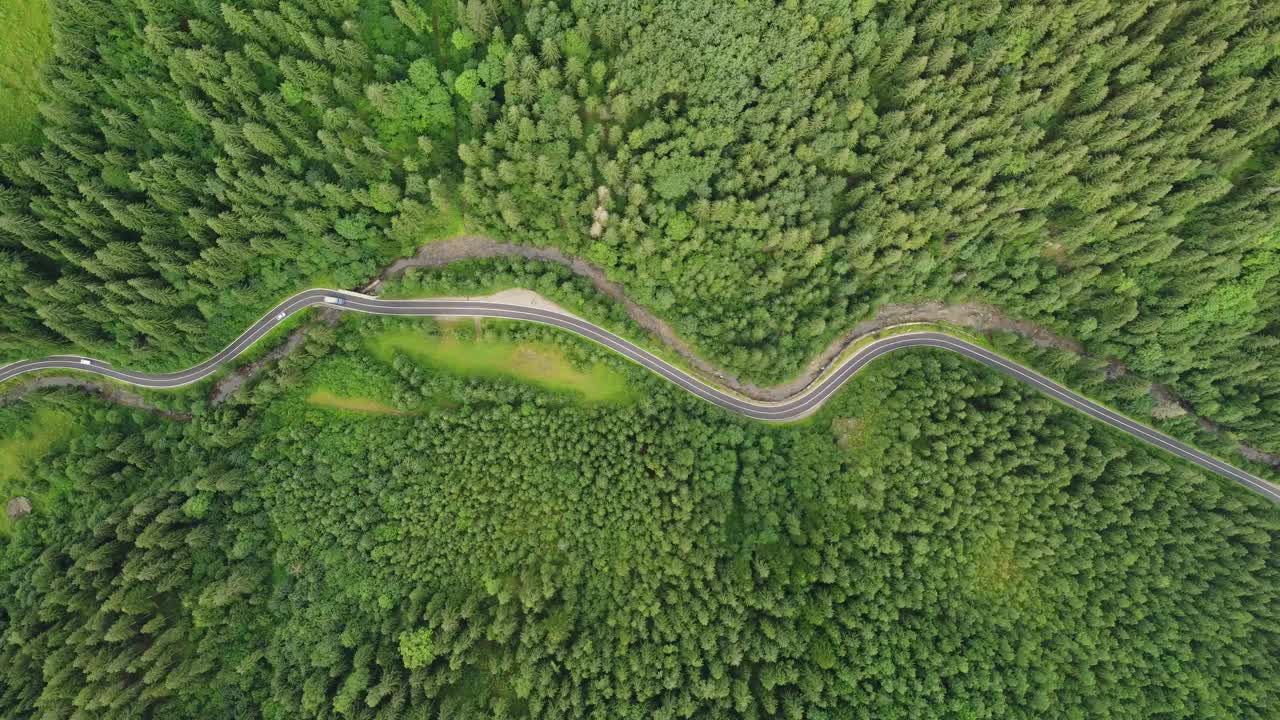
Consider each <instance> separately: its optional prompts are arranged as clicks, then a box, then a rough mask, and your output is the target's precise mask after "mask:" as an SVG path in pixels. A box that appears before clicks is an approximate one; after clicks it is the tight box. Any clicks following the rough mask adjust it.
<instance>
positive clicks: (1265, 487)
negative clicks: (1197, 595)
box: [0, 288, 1280, 503]
mask: <svg viewBox="0 0 1280 720" xmlns="http://www.w3.org/2000/svg"><path fill="white" fill-rule="evenodd" d="M316 305H324V306H326V307H329V308H333V309H336V310H344V311H350V312H360V313H367V314H370V315H398V316H431V317H450V316H452V317H488V318H500V319H504V320H521V321H526V322H535V323H541V324H543V325H549V326H552V327H556V328H560V329H561V330H566V331H568V332H571V333H575V334H577V335H580V336H582V337H585V338H587V339H588V340H591V341H593V342H595V343H597V344H599V345H603V346H604V347H606V348H608V349H610V350H612V351H614V352H616V353H618V354H620V355H623V356H625V357H627V358H628V359H630V360H631V361H633V362H635V363H636V364H638V365H641V366H643V367H645V368H646V369H648V370H650V371H651V372H654V373H656V374H658V375H660V376H662V377H663V378H666V379H667V380H669V381H670V382H672V383H674V384H675V385H678V386H679V387H680V388H682V389H683V390H685V391H687V392H689V393H692V394H694V395H696V396H698V397H700V398H702V399H703V400H706V401H707V402H710V403H713V404H715V405H718V406H720V407H722V408H724V409H726V410H729V411H732V412H735V413H738V414H739V415H744V416H746V417H749V418H754V419H756V420H764V421H769V422H788V421H793V420H799V419H802V418H804V417H807V416H809V415H810V414H812V413H813V412H815V411H816V410H817V409H818V408H820V407H821V406H822V404H823V403H825V402H826V401H827V399H828V398H829V397H831V395H832V394H833V393H835V392H836V391H837V390H839V389H840V387H841V386H843V385H844V384H845V383H846V382H848V381H849V379H850V378H852V377H853V376H854V375H856V374H857V373H858V371H859V370H861V369H862V368H863V367H865V366H866V365H867V364H868V363H870V362H872V361H873V360H875V359H876V358H878V357H880V356H882V355H885V354H887V353H891V352H894V351H896V350H903V349H906V348H913V347H930V348H937V349H940V350H948V351H950V352H954V353H957V354H959V355H963V356H964V357H967V358H969V359H970V360H973V361H975V362H978V363H981V364H983V365H986V366H987V367H989V368H992V369H994V370H997V371H999V372H1002V373H1004V374H1006V375H1009V376H1010V377H1013V378H1014V379H1016V380H1019V381H1020V382H1023V383H1026V384H1027V385H1030V386H1031V387H1033V388H1035V389H1037V390H1039V391H1040V392H1042V393H1044V394H1046V395H1048V396H1050V397H1052V398H1053V399H1055V400H1057V401H1058V402H1061V403H1062V404H1064V405H1067V406H1068V407H1071V408H1072V409H1074V410H1077V411H1079V412H1082V413H1084V414H1086V415H1089V416H1090V417H1092V418H1094V419H1095V420H1098V421H1100V422H1103V423H1106V424H1107V425H1110V426H1111V427H1113V428H1115V429H1117V430H1119V431H1121V432H1123V433H1126V434H1128V435H1130V436H1132V437H1135V438H1137V439H1138V440H1141V441H1142V442H1144V443H1147V444H1149V445H1153V446H1155V447H1157V448H1159V449H1161V450H1164V451H1166V452H1169V453H1172V454H1174V455H1176V456H1178V457H1180V458H1182V459H1184V460H1186V461H1188V462H1190V463H1193V464H1195V465H1197V466H1199V467H1201V468H1203V469H1205V470H1207V471H1209V472H1211V473H1213V474H1215V475H1218V476H1220V477H1223V478H1226V479H1227V480H1231V481H1232V482H1236V483H1239V484H1241V485H1244V486H1245V487H1246V488H1248V489H1250V490H1252V491H1254V492H1256V493H1258V494H1260V495H1263V496H1264V497H1266V498H1268V499H1270V500H1271V501H1273V502H1277V503H1280V488H1277V487H1276V486H1275V485H1272V484H1271V483H1269V482H1267V481H1265V480H1263V479H1262V478H1259V477H1257V476H1256V475H1253V474H1250V473H1248V472H1245V471H1244V470H1241V469H1239V468H1237V467H1235V466H1233V465H1231V464H1229V463H1227V462H1224V461H1223V460H1220V459H1218V458H1216V457H1214V456H1212V455H1209V454H1207V453H1205V452H1202V451H1200V450H1197V449H1195V448H1193V447H1191V446H1190V445H1187V444H1186V443H1183V442H1181V441H1179V440H1176V439H1174V438H1172V437H1170V436H1168V435H1166V434H1164V433H1162V432H1159V431H1158V430H1155V429H1152V428H1150V427H1148V426H1146V425H1144V424H1142V423H1139V422H1137V421H1135V420H1132V419H1130V418H1128V417H1126V416H1124V415H1122V414H1120V413H1118V412H1116V411H1115V410H1112V409H1110V408H1108V407H1106V406H1104V405H1101V404H1099V403H1097V402H1094V401H1093V400H1090V399H1088V398H1086V397H1084V396H1083V395H1080V394H1079V393H1076V392H1074V391H1072V390H1069V389H1068V388H1066V387H1063V386H1062V385H1060V384H1058V383H1056V382H1054V381H1053V380H1050V379H1049V378H1047V377H1045V376H1043V375H1041V374H1039V373H1037V372H1035V371H1034V370H1031V369H1030V368H1027V367H1025V366H1023V365H1021V364H1019V363H1016V362H1014V361H1012V360H1010V359H1009V358H1006V357H1004V356H1002V355H999V354H997V353H994V352H992V351H990V350H988V349H986V348H984V347H981V346H979V345H975V344H973V343H970V342H967V341H965V340H962V339H960V338H957V337H952V336H950V335H947V334H945V333H941V332H937V331H933V330H911V331H906V332H901V333H898V334H895V335H891V336H888V337H883V338H879V339H876V340H873V341H871V342H869V343H867V344H865V345H863V346H862V347H860V348H858V349H857V350H856V351H855V352H853V353H851V354H849V355H847V356H846V357H844V358H843V359H842V360H840V361H839V362H837V363H836V364H834V365H833V367H831V368H830V369H828V371H827V372H825V373H824V374H823V375H822V376H821V377H819V378H818V379H817V380H816V381H814V382H813V383H811V384H810V385H809V386H808V387H807V388H805V389H804V390H803V391H801V392H800V393H798V394H797V395H796V396H794V397H792V398H789V399H787V400H783V401H779V402H763V401H757V400H751V399H748V398H745V397H742V396H740V395H737V394H734V393H731V392H728V391H726V390H724V389H722V388H720V387H717V386H715V385H712V384H709V383H707V382H704V381H703V380H700V379H698V378H696V377H694V376H693V375H691V374H689V373H688V372H687V371H685V370H683V369H681V368H679V367H677V366H675V365H672V364H671V363H669V362H667V361H666V360H663V359H662V358H660V357H658V356H657V355H654V354H653V353H651V352H649V351H647V350H645V349H643V348H641V347H640V346H638V345H636V344H634V343H632V342H630V341H628V340H625V339H623V338H621V337H619V336H617V335H615V334H613V333H611V332H609V331H608V330H605V329H604V328H601V327H599V326H597V325H595V324H593V323H590V322H587V321H586V320H583V319H582V318H579V317H577V316H574V315H570V314H567V313H564V312H558V311H556V310H550V309H543V308H534V307H527V306H524V305H516V304H510V303H502V302H491V301H485V300H453V299H451V300H432V299H421V300H389V299H381V298H375V297H371V296H368V295H363V294H361V293H355V292H349V291H345V290H328V289H323V288H319V289H312V290H304V291H303V292H300V293H298V294H297V295H294V296H293V297H291V298H289V299H287V300H285V301H284V302H282V303H280V304H279V305H277V306H276V307H275V308H273V309H272V310H271V311H270V312H268V313H267V314H266V315H264V316H263V317H262V319H260V320H258V322H256V323H254V324H253V325H252V326H250V327H249V328H248V329H247V330H245V331H244V333H242V334H241V335H240V337H238V338H236V339H235V340H234V341H233V342H232V343H231V344H230V345H228V346H227V347H226V348H224V349H223V350H221V351H220V352H218V353H216V354H214V355H213V356H211V357H210V358H208V359H207V360H205V361H204V362H201V363H199V364H198V365H194V366H192V367H190V368H187V369H185V370H179V371H176V372H169V373H144V372H136V371H132V370H124V369H118V368H115V367H112V366H111V365H110V364H109V363H106V362H103V361H101V360H95V359H93V358H87V357H82V356H78V355H51V356H49V357H46V358H41V359H39V360H20V361H18V362H15V363H11V364H9V365H6V366H4V367H0V382H4V381H6V380H10V379H12V378H15V377H17V376H19V375H23V374H25V373H30V372H35V371H39V370H75V371H80V372H87V373H93V374H96V375H102V376H104V377H109V378H111V379H113V380H118V381H120V382H124V383H128V384H130V385H136V386H139V387H147V388H157V389H164V388H176V387H182V386H184V385H190V384H191V383H195V382H199V381H200V380H203V379H204V378H207V377H209V376H210V375H212V374H213V373H214V372H216V371H217V370H218V368H220V367H221V366H222V365H224V364H226V363H227V362H229V361H231V360H233V359H234V358H235V357H236V356H238V355H240V354H241V353H242V352H244V351H245V350H247V349H248V348H249V347H250V346H251V345H253V344H254V343H255V342H257V341H258V340H259V339H260V338H261V337H262V336H263V335H266V334H267V333H269V332H271V330H273V329H274V328H275V327H277V326H278V325H279V324H280V323H282V322H284V321H285V320H287V319H288V318H289V317H290V316H292V315H294V314H296V313H298V312H301V311H303V310H305V309H307V308H309V307H312V306H316Z"/></svg>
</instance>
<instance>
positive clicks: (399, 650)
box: [0, 320, 1280, 719]
mask: <svg viewBox="0 0 1280 720" xmlns="http://www.w3.org/2000/svg"><path fill="white" fill-rule="evenodd" d="M390 322H394V323H402V322H407V321H383V320H362V321H353V322H350V323H345V324H343V325H342V326H340V327H338V328H336V329H334V330H326V331H322V332H320V333H318V334H317V335H316V336H315V337H314V338H313V339H312V340H311V341H310V342H309V344H308V347H307V348H305V349H304V350H303V351H302V352H300V353H297V354H295V355H294V356H291V357H290V359H288V360H287V361H285V363H284V364H283V366H282V367H281V368H279V369H278V370H275V371H273V372H271V373H270V374H269V375H268V376H267V377H266V378H265V379H264V380H263V381H262V382H261V383H259V384H258V385H257V386H255V387H254V388H253V389H252V390H250V391H248V392H246V393H244V394H242V395H239V396H236V398H235V399H233V400H232V401H231V402H229V403H228V404H226V405H224V406H222V407H221V408H220V409H218V410H213V411H210V410H206V411H203V412H201V413H198V414H197V415H196V417H195V418H194V419H193V420H192V421H191V422H190V423H189V424H185V425H183V424H176V425H174V424H168V421H164V420H161V419H158V418H154V417H151V416H133V415H127V414H124V413H122V412H121V411H118V410H117V411H110V412H108V411H103V410H101V409H97V406H96V405H91V404H90V403H89V401H87V400H78V399H77V400H75V401H74V402H72V401H71V400H67V399H66V398H62V399H59V398H53V399H51V400H50V401H59V402H67V403H72V405H73V406H74V407H81V408H86V409H85V410H83V412H84V413H85V421H84V422H85V424H86V425H88V426H90V428H91V431H90V433H89V434H87V435H86V436H85V437H83V438H82V439H80V440H79V441H77V442H75V443H73V444H72V445H71V446H70V447H69V448H67V449H66V450H65V451H59V452H58V453H57V454H56V455H55V456H54V457H50V458H45V459H44V460H43V461H42V462H40V463H39V464H38V465H36V466H33V468H31V472H32V474H33V478H34V481H35V482H62V481H63V478H64V476H65V477H70V478H75V479H77V480H78V482H79V485H80V486H79V487H78V488H77V490H76V491H75V492H73V493H70V494H69V495H68V496H67V497H66V498H65V504H59V505H57V506H55V507H52V508H50V510H49V512H47V513H37V514H36V515H32V516H30V517H28V518H26V519H24V520H22V521H21V522H20V523H19V524H18V526H17V531H16V534H15V536H14V537H13V538H12V540H11V541H10V542H8V543H7V544H6V545H5V546H4V547H3V555H2V557H0V583H3V586H2V590H0V636H3V638H4V640H5V642H4V643H3V644H2V645H0V708H3V714H5V715H6V716H9V717H27V716H51V717H77V716H79V717H98V718H115V717H121V718H123V717H144V716H150V717H256V716H262V717H266V718H299V717H307V718H335V719H336V718H365V719H371V718H402V717H424V718H425V717H454V718H462V717H477V716H485V717H507V718H525V717H527V718H537V717H544V718H576V717H618V718H632V717H634V718H652V717H658V718H677V717H707V718H711V717H735V718H743V717H745V718H753V717H755V718H768V717H811V716H822V715H830V716H845V715H847V716H864V715H865V716H874V717H883V718H899V717H900V718H958V717H970V718H1017V717H1027V718H1030V717H1044V716H1045V715H1057V716H1062V717H1101V718H1106V717H1113V718H1121V717H1133V718H1139V717H1144V718H1145V717H1151V716H1152V715H1156V714H1158V715H1161V716H1163V717H1170V718H1181V717H1185V718H1193V717H1194V718H1203V717H1223V718H1228V717H1229V718H1266V717H1270V716H1272V715H1274V714H1275V711H1276V709H1277V708H1280V695H1277V691H1276V687H1275V684H1274V683H1273V682H1271V680H1270V678H1272V677H1274V676H1275V673H1276V672H1277V670H1280V667H1277V662H1278V661H1277V658H1280V635H1277V634H1276V633H1275V632H1273V626H1274V625H1275V621H1276V618H1275V613H1276V609H1277V608H1280V598H1278V597H1277V592H1280V590H1278V588H1280V577H1277V567H1276V564H1275V562H1274V561H1273V558H1274V556H1275V551H1276V544H1277V542H1280V515H1278V514H1277V512H1276V509H1275V508H1274V507H1273V506H1271V505H1269V504H1268V503H1267V502H1266V501H1265V500H1264V499H1262V498H1260V497H1257V496H1254V495H1251V494H1249V493H1246V492H1244V491H1243V490H1241V489H1240V488H1238V487H1236V486H1234V485H1232V484H1229V483H1225V482H1223V481H1221V480H1220V479H1217V478H1212V477H1208V476H1205V475H1204V474H1202V473H1200V472H1199V471H1197V470H1195V469H1194V468H1191V467H1189V466H1185V465H1183V464H1180V463H1176V462H1175V461H1174V460H1172V459H1171V458H1169V457H1167V456H1163V455H1159V454H1157V453H1155V452H1154V451H1152V450H1149V449H1147V448H1145V447H1139V446H1136V445H1134V444H1132V443H1130V442H1129V441H1127V440H1125V439H1123V438H1120V437H1118V436H1116V435H1115V434H1113V433H1111V432H1110V431H1108V430H1106V429H1105V428H1103V427H1100V426H1097V425H1095V424H1092V423H1090V422H1089V421H1087V420H1086V419H1084V418H1081V417H1079V416H1077V415H1075V414H1072V413H1070V412H1069V411H1067V410H1065V409H1063V408H1059V407H1057V406H1055V405H1054V404H1052V403H1051V402H1050V401H1049V400H1047V399H1045V398H1043V397H1040V396H1038V395H1035V394H1034V393H1032V392H1031V391H1030V390H1027V389H1024V388H1022V387H1021V386H1018V385H1016V384H1015V383H1014V382H1013V381H1011V380H1007V379H1005V378H1003V377H1002V376H998V375H995V374H993V373H991V372H989V371H987V370H985V369H982V368H979V367H976V366H972V365H969V364H967V363H965V362H964V361H962V360H961V359H958V358H955V357H952V356H949V355H946V354H942V353H936V352H933V351H921V352H912V353H910V354H907V355H903V356H899V357H898V358H897V359H895V360H887V361H881V362H880V363H878V364H877V365H875V366H873V369H872V370H871V371H870V373H869V374H867V375H865V376H860V378H859V380H857V381H856V382H855V384H854V385H853V386H851V387H850V389H848V390H846V391H844V392H842V393H841V394H840V395H839V396H838V397H837V398H836V399H835V401H834V403H833V404H832V405H831V406H830V407H829V408H828V409H826V410H824V411H823V413H821V414H820V415H819V416H818V417H817V418H815V419H814V420H813V421H811V422H809V423H806V424H803V425H799V426H786V427H781V426H769V425H762V424H758V423H753V422H750V421H746V420H743V419H740V418H736V417H734V416H732V415H729V414H727V413H723V412H721V411H719V410H717V409H715V408H714V407H712V406H710V405H707V404H705V403H701V402H700V401H698V400H697V399H695V398H691V397H688V396H687V395H685V394H683V393H681V392H678V391H677V390H675V389H672V388H669V387H668V386H666V385H664V384H663V383H662V382H661V381H660V380H658V379H655V378H652V377H650V376H649V375H647V374H646V373H644V372H642V371H640V370H638V369H631V370H629V369H628V367H627V366H626V365H625V364H624V363H622V362H621V361H619V360H617V359H615V358H612V357H611V356H609V355H608V354H606V353H604V351H602V350H596V349H592V348H591V347H590V346H588V345H586V344H584V343H580V342H578V341H574V340H568V339H567V337H566V336H564V335H560V334H556V333H553V332H552V331H550V330H537V329H530V328H524V327H522V328H520V329H518V330H515V331H514V332H517V333H520V334H522V335H523V336H530V335H529V334H530V333H532V334H537V335H538V336H539V337H541V338H542V339H544V340H548V341H552V342H563V343H565V346H566V348H567V349H569V351H570V352H571V353H572V354H573V355H575V356H579V357H583V358H586V359H589V360H591V361H593V362H605V363H615V369H616V370H617V371H618V372H622V373H627V374H628V377H629V382H631V383H633V384H634V385H635V386H636V387H637V389H639V390H640V391H641V392H637V393H635V397H636V398H639V399H637V400H633V401H630V402H626V403H621V404H618V403H614V404H595V405H584V404H582V403H580V402H579V401H578V400H577V399H576V398H574V397H572V396H570V395H559V394H553V393H547V392H545V391H540V390H534V389H532V388H530V387H528V386H524V385H521V384H519V383H516V382H515V381H503V380H496V379H481V378H476V377H465V376H454V375H450V374H446V373H441V372H436V371H432V370H429V369H427V368H424V367H422V366H420V365H417V364H415V363H413V362H411V361H409V360H408V358H404V357H400V358H398V359H396V360H395V361H393V362H390V363H387V364H384V363H380V362H379V361H378V360H376V359H375V358H374V357H372V356H369V355H361V354H360V348H361V347H362V346H363V345H364V344H365V339H364V337H363V336H364V335H367V334H369V333H371V332H380V331H382V329H383V327H384V326H385V323H390ZM353 353H354V354H356V356H357V357H359V358H361V359H362V361H361V362H359V363H352V362H351V361H350V360H351V357H352V354H353ZM330 365H333V367H332V368H330ZM334 376H349V380H350V383H349V387H350V388H363V389H364V391H365V392H367V393H375V392H376V393H379V394H380V397H379V398H378V399H380V400H381V401H383V402H385V403H389V404H391V405H392V406H394V407H398V408H400V409H402V410H406V411H409V412H410V414H406V415H391V414H375V415H369V414H360V413H348V412H341V411H335V410H332V409H327V408H320V407H316V406H312V405H308V404H306V403H305V402H304V401H303V399H302V398H303V397H304V396H306V395H307V393H308V392H309V391H310V390H311V389H312V388H313V387H314V386H315V383H316V382H317V378H329V377H334ZM695 449H696V450H695Z"/></svg>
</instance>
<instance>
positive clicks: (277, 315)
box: [276, 312, 284, 321]
mask: <svg viewBox="0 0 1280 720" xmlns="http://www.w3.org/2000/svg"><path fill="white" fill-rule="evenodd" d="M283 319H284V313H283V312H281V313H276V320H277V321H279V320H283Z"/></svg>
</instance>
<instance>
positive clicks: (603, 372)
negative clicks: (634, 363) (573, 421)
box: [367, 330, 631, 402]
mask: <svg viewBox="0 0 1280 720" xmlns="http://www.w3.org/2000/svg"><path fill="white" fill-rule="evenodd" d="M367 343H368V347H369V351H370V352H372V353H373V355H374V356H375V357H377V358H378V359H380V360H383V361H384V362H390V360H391V359H392V358H393V357H394V356H395V354H396V353H397V352H401V353H404V354H405V355H408V356H409V357H412V358H414V359H415V360H418V361H420V362H423V363H426V364H428V365H430V366H432V367H435V368H438V369H440V370H445V371H447V372H452V373H457V374H470V375H481V376H488V377H509V378H515V379H518V380H524V381H527V382H530V383H533V384H535V385H538V386H541V387H544V388H547V389H548V390H557V391H562V392H572V393H574V394H576V395H578V396H579V397H581V398H582V399H583V400H585V401H587V402H615V401H621V400H625V399H627V398H628V397H630V394H631V393H630V389H629V388H628V387H627V383H626V379H625V378H624V377H623V376H622V375H621V374H620V373H618V372H617V371H616V370H613V369H612V368H609V367H608V366H606V365H604V364H601V363H596V364H594V365H592V366H591V367H589V368H587V369H581V370H580V369H578V368H575V367H574V366H573V364H572V363H570V362H569V359H568V358H567V357H565V355H564V352H563V351H561V350H560V348H558V347H556V346H555V345H553V344H550V343H540V342H511V341H508V340H494V339H475V340H462V339H459V338H457V337H454V336H452V335H450V334H445V335H442V336H431V335H427V334H425V333H422V332H419V331H413V330H392V331H388V332H384V333H380V334H378V335H374V336H371V337H370V338H369V339H368V340H367Z"/></svg>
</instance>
